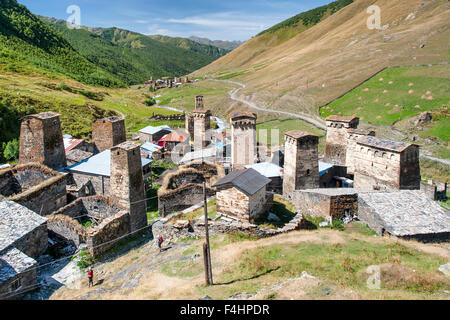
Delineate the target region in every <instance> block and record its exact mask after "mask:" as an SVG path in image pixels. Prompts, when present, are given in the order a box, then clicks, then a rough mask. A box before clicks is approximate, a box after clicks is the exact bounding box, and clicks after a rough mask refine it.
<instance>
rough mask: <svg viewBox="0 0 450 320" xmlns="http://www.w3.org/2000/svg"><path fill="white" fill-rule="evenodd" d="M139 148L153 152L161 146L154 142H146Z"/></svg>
mask: <svg viewBox="0 0 450 320" xmlns="http://www.w3.org/2000/svg"><path fill="white" fill-rule="evenodd" d="M141 149H144V150H145V151H147V152H150V153H153V152H155V151H158V150H161V149H162V147H160V146H158V145H156V144H154V143H151V142H146V143H144V144H143V145H142V146H141Z"/></svg>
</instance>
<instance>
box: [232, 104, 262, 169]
mask: <svg viewBox="0 0 450 320" xmlns="http://www.w3.org/2000/svg"><path fill="white" fill-rule="evenodd" d="M256 119H257V115H256V114H255V113H253V112H237V113H233V114H232V115H231V116H230V121H231V127H232V129H231V135H232V142H231V163H232V166H233V170H235V169H242V168H243V167H244V166H246V165H248V164H254V163H256V158H257V154H256Z"/></svg>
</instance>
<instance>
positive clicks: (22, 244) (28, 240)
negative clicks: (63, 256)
mask: <svg viewBox="0 0 450 320" xmlns="http://www.w3.org/2000/svg"><path fill="white" fill-rule="evenodd" d="M11 246H13V247H16V248H17V249H19V250H20V251H22V252H23V253H25V254H26V255H27V256H29V257H32V258H34V259H36V258H38V257H39V256H41V255H42V254H44V252H45V251H46V250H47V246H48V233H47V223H44V224H42V225H40V226H39V227H37V228H35V229H34V230H33V231H31V232H29V233H27V234H26V235H25V236H23V237H22V238H20V239H18V240H16V241H15V242H14V243H13V244H12V245H11Z"/></svg>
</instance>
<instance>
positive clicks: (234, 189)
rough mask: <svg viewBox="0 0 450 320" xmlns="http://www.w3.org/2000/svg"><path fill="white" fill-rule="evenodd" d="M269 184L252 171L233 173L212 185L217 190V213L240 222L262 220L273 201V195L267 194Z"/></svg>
mask: <svg viewBox="0 0 450 320" xmlns="http://www.w3.org/2000/svg"><path fill="white" fill-rule="evenodd" d="M270 183H271V180H270V179H269V178H267V177H264V176H263V175H262V174H260V173H259V172H258V171H256V170H254V169H245V170H236V171H233V172H232V173H230V174H229V175H227V176H226V177H224V178H223V179H221V180H219V181H218V182H217V183H216V184H215V185H213V187H214V188H217V195H216V205H217V213H218V214H222V215H225V216H228V217H231V218H234V219H236V220H239V221H242V222H250V223H255V222H257V221H260V220H262V219H263V218H264V216H265V214H266V213H267V212H268V210H269V209H270V206H271V203H272V200H273V195H268V194H267V185H269V184H270Z"/></svg>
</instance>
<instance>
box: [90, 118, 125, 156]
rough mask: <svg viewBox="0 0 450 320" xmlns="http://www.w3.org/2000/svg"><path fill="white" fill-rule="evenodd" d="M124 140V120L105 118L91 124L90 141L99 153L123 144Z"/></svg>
mask: <svg viewBox="0 0 450 320" xmlns="http://www.w3.org/2000/svg"><path fill="white" fill-rule="evenodd" d="M126 139H127V138H126V131H125V120H124V119H119V118H117V117H113V118H106V119H101V120H97V121H95V122H94V123H93V124H92V140H93V142H94V144H95V145H96V147H97V149H98V151H99V152H102V151H105V150H107V149H110V148H112V147H114V146H116V145H118V144H120V143H122V142H125V141H126Z"/></svg>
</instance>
